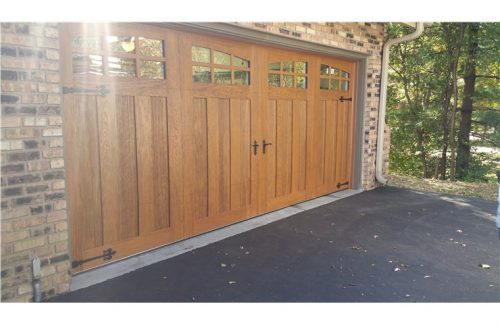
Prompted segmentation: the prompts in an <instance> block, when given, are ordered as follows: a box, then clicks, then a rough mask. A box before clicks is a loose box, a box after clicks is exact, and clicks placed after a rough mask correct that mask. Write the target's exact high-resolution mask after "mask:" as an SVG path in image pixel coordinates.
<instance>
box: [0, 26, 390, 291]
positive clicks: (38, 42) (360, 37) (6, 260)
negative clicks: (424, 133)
mask: <svg viewBox="0 0 500 325" xmlns="http://www.w3.org/2000/svg"><path fill="white" fill-rule="evenodd" d="M238 24H239V25H242V26H245V27H249V28H254V29H258V30H265V31H267V32H270V33H275V34H279V35H285V36H287V37H291V38H297V39H302V40H306V41H310V42H316V43H320V44H325V45H329V46H334V47H337V48H344V49H349V50H353V51H358V52H362V53H368V54H369V55H370V57H369V60H368V71H367V85H366V86H367V94H366V98H365V110H364V120H365V122H364V141H363V184H362V185H363V187H364V188H365V189H369V188H372V187H374V186H375V184H376V183H375V169H374V167H375V150H376V139H377V114H378V105H379V89H380V67H381V53H380V52H381V47H382V43H383V38H384V27H383V24H378V23H238ZM1 32H2V38H1V42H2V43H1V80H2V82H1V84H2V85H1V87H2V95H1V106H2V110H1V114H2V116H1V152H2V154H1V173H2V176H1V182H2V183H1V184H2V191H1V204H2V206H1V211H2V216H1V221H2V224H1V231H2V233H1V235H2V236H1V242H2V265H1V285H2V290H1V293H2V295H1V299H2V301H30V300H31V299H32V288H31V281H32V277H31V266H30V264H31V260H32V258H33V256H34V255H37V256H39V257H40V258H41V259H42V265H43V267H42V283H41V284H42V293H43V297H49V296H52V295H55V294H58V293H62V292H65V291H67V290H68V289H69V281H70V263H69V249H68V247H69V238H68V220H67V214H66V201H65V182H64V159H63V138H62V127H61V124H62V107H61V101H62V96H61V93H60V92H61V84H60V81H61V75H60V73H59V71H60V64H59V39H58V28H57V24H31V23H30V24H27V23H2V25H1ZM388 139H389V133H387V137H386V146H387V148H388ZM387 152H388V151H387ZM386 158H387V153H386ZM385 165H387V163H386V164H385Z"/></svg>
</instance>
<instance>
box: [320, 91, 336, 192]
mask: <svg viewBox="0 0 500 325" xmlns="http://www.w3.org/2000/svg"><path fill="white" fill-rule="evenodd" d="M336 104H337V102H336V101H331V100H327V101H325V140H324V141H325V154H324V158H325V164H324V169H325V170H324V175H325V176H324V179H323V180H324V184H333V183H334V182H335V162H336V160H337V157H336V154H335V144H336V143H335V142H336V130H337V107H336V106H337V105H336Z"/></svg>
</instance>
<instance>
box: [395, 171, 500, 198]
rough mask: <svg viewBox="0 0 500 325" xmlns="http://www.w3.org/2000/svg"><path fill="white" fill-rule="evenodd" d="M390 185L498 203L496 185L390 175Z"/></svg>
mask: <svg viewBox="0 0 500 325" xmlns="http://www.w3.org/2000/svg"><path fill="white" fill-rule="evenodd" d="M388 178H389V185H391V186H396V187H404V188H410V189H414V190H420V191H427V192H437V193H449V194H455V195H462V196H467V197H476V198H480V199H484V200H489V201H497V193H498V192H497V191H498V184H495V183H479V182H475V183H469V182H460V181H456V182H451V181H442V180H437V179H430V178H418V177H412V176H403V175H396V174H391V175H389V177H388Z"/></svg>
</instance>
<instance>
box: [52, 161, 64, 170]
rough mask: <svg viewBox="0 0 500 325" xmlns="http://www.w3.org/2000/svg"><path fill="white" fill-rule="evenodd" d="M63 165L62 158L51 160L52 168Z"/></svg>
mask: <svg viewBox="0 0 500 325" xmlns="http://www.w3.org/2000/svg"><path fill="white" fill-rule="evenodd" d="M63 167H64V159H62V158H57V159H52V160H51V161H50V168H52V169H58V168H63Z"/></svg>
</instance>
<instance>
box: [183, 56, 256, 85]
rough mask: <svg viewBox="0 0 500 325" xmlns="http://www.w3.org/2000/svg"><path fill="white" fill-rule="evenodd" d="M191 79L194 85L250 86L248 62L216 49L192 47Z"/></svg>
mask: <svg viewBox="0 0 500 325" xmlns="http://www.w3.org/2000/svg"><path fill="white" fill-rule="evenodd" d="M191 60H192V64H193V66H192V67H193V68H192V78H193V82H195V83H215V84H224V85H231V84H233V85H240V86H248V85H250V61H249V60H246V59H244V58H241V57H239V56H235V55H233V54H231V53H227V52H224V51H219V50H216V49H212V48H208V47H203V46H192V47H191Z"/></svg>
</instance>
